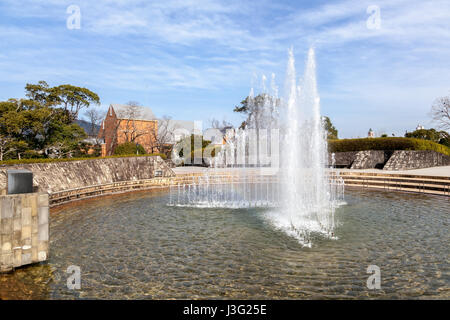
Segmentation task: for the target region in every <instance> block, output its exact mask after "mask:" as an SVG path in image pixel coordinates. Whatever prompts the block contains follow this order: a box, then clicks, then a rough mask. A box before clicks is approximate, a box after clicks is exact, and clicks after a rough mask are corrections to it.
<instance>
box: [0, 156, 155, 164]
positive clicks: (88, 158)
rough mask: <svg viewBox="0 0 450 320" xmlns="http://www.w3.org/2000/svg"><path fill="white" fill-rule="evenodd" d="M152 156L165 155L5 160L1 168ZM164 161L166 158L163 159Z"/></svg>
mask: <svg viewBox="0 0 450 320" xmlns="http://www.w3.org/2000/svg"><path fill="white" fill-rule="evenodd" d="M150 156H161V158H163V156H164V155H161V154H159V153H154V154H139V155H136V154H130V155H124V156H121V155H120V156H119V155H116V156H108V157H83V158H53V159H52V158H42V159H38V158H36V159H21V160H18V159H11V160H5V161H0V166H8V165H14V164H26V163H50V162H69V161H85V160H96V159H110V158H134V157H150ZM163 159H164V158H163Z"/></svg>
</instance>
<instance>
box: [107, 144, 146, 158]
mask: <svg viewBox="0 0 450 320" xmlns="http://www.w3.org/2000/svg"><path fill="white" fill-rule="evenodd" d="M132 154H136V155H139V154H145V149H144V147H143V146H141V145H140V144H135V143H133V142H125V143H122V144H119V145H118V146H117V147H116V148H115V149H114V155H115V156H126V155H132Z"/></svg>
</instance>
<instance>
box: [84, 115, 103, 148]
mask: <svg viewBox="0 0 450 320" xmlns="http://www.w3.org/2000/svg"><path fill="white" fill-rule="evenodd" d="M84 116H85V117H86V118H87V119H88V121H89V123H90V127H89V133H88V136H90V137H93V138H94V139H95V141H96V144H98V143H99V141H98V140H97V128H98V127H99V126H100V125H101V123H102V120H103V119H104V118H105V114H104V112H101V111H99V110H98V109H89V110H86V112H85V113H84Z"/></svg>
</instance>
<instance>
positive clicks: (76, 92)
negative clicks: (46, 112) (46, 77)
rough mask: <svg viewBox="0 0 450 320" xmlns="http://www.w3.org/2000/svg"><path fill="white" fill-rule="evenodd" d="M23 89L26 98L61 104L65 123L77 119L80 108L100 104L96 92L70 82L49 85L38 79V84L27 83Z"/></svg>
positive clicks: (43, 103) (45, 104)
mask: <svg viewBox="0 0 450 320" xmlns="http://www.w3.org/2000/svg"><path fill="white" fill-rule="evenodd" d="M25 91H26V96H27V97H28V98H30V99H31V100H33V101H36V102H38V103H40V104H41V105H43V106H61V107H62V109H63V110H64V111H65V114H66V122H67V123H72V122H73V121H75V120H77V118H78V113H79V112H80V110H81V109H82V108H88V107H89V106H90V105H91V104H97V105H98V104H100V98H99V97H98V95H97V94H96V93H94V92H92V91H91V90H89V89H86V88H82V87H76V86H73V85H70V84H63V85H60V86H57V87H50V86H49V85H48V84H47V82H45V81H39V82H38V84H29V83H27V85H26V86H25Z"/></svg>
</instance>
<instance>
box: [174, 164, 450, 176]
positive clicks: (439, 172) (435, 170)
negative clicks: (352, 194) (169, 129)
mask: <svg viewBox="0 0 450 320" xmlns="http://www.w3.org/2000/svg"><path fill="white" fill-rule="evenodd" d="M248 169H250V168H248ZM207 170H208V168H205V167H177V168H174V169H173V171H174V172H175V173H176V174H189V173H201V172H206V171H207ZM210 170H211V169H210ZM216 170H220V171H228V172H229V171H239V170H246V169H243V168H234V169H231V168H223V169H216ZM252 170H255V169H252ZM256 170H259V169H256ZM262 170H263V171H265V172H267V173H268V171H270V168H263V169H262ZM339 170H340V171H343V172H371V173H386V174H409V175H422V176H438V177H450V166H445V167H431V168H424V169H414V170H403V171H389V170H379V169H339Z"/></svg>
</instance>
